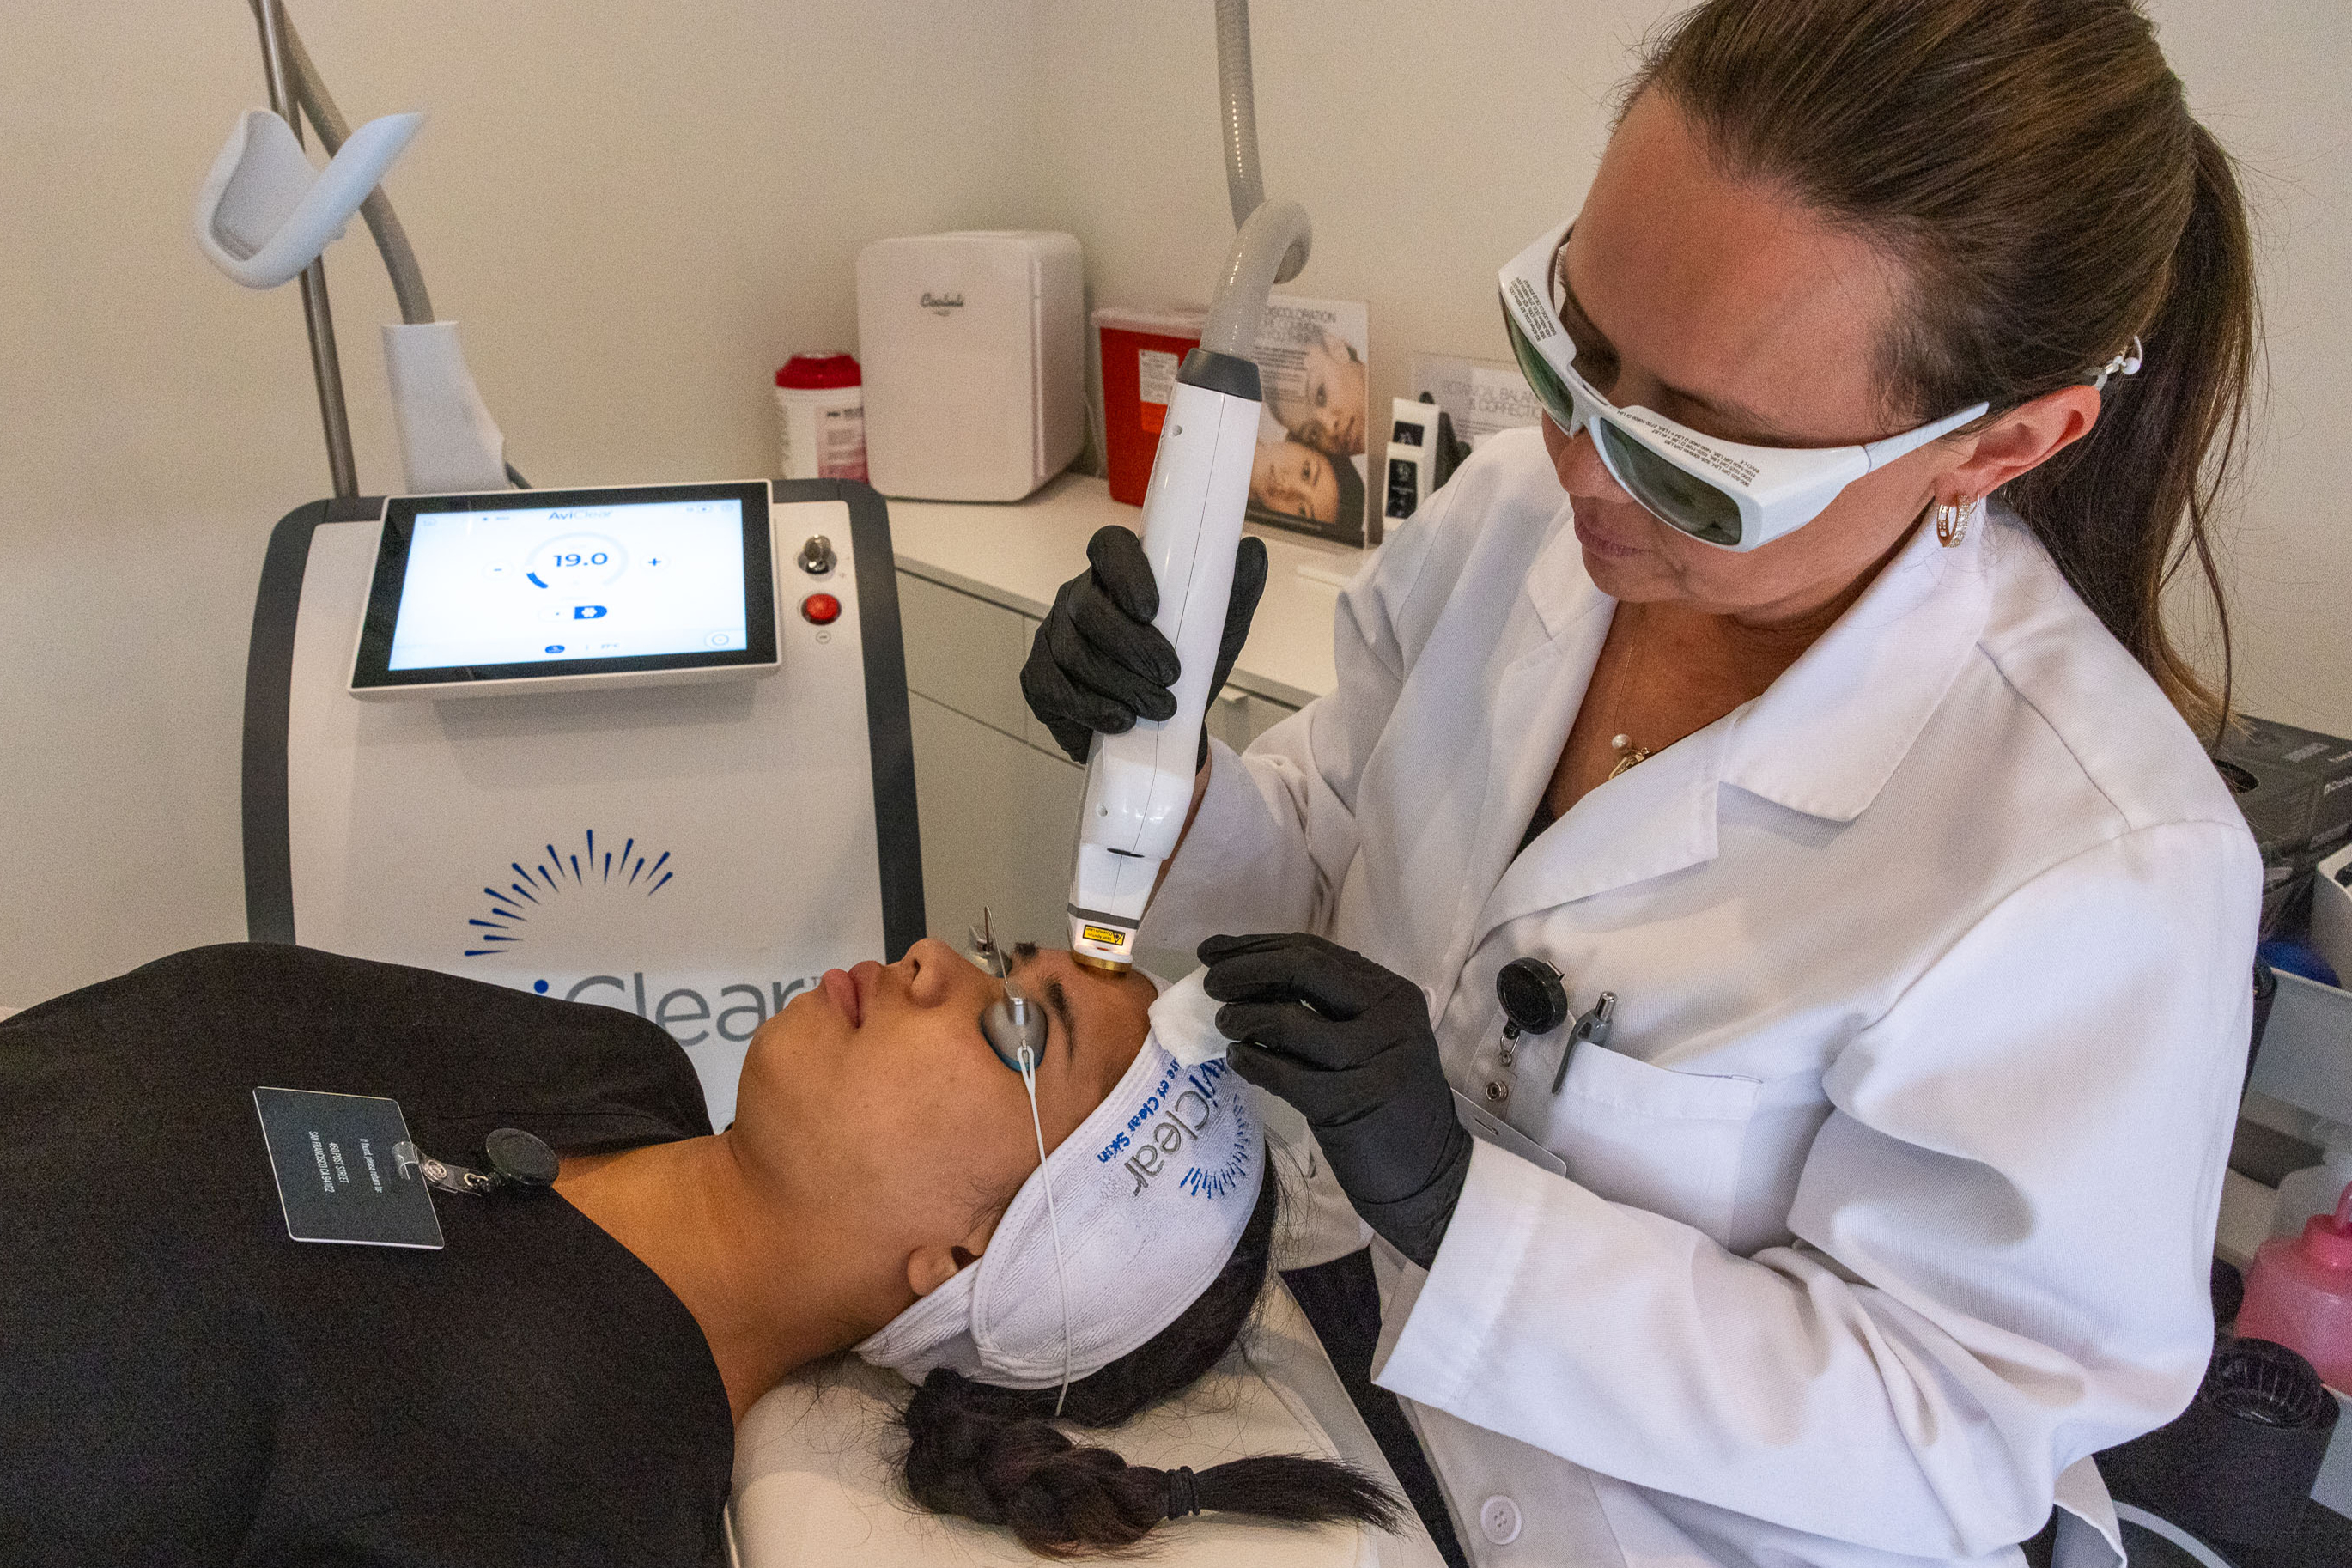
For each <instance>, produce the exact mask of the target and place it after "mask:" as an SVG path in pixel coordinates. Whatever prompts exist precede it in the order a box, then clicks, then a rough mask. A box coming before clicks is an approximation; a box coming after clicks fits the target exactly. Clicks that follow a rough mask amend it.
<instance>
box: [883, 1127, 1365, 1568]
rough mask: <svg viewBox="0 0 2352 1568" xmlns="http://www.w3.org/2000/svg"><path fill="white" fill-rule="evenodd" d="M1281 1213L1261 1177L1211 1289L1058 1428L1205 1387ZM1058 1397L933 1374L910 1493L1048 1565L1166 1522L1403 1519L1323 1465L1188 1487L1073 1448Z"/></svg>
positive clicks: (1245, 1306)
mask: <svg viewBox="0 0 2352 1568" xmlns="http://www.w3.org/2000/svg"><path fill="white" fill-rule="evenodd" d="M1278 1207H1279V1201H1278V1199H1277V1198H1276V1192H1275V1182H1274V1178H1273V1175H1272V1173H1268V1175H1267V1177H1266V1180H1265V1184H1264V1185H1262V1186H1261V1187H1260V1188H1259V1190H1258V1197H1257V1206H1256V1207H1255V1209H1254V1210H1252V1211H1251V1214H1250V1219H1249V1224H1248V1225H1247V1226H1245V1227H1244V1229H1243V1231H1242V1238H1241V1241H1240V1242H1239V1243H1238V1244H1237V1245H1236V1246H1235V1247H1234V1253H1233V1256H1232V1257H1231V1258H1228V1259H1226V1261H1225V1266H1224V1268H1223V1269H1222V1270H1220V1271H1219V1273H1218V1275H1217V1278H1216V1279H1214V1280H1213V1281H1212V1282H1211V1284H1210V1286H1209V1288H1208V1289H1206V1290H1204V1291H1202V1293H1201V1295H1200V1297H1199V1298H1198V1299H1197V1300H1194V1301H1193V1303H1192V1305H1191V1306H1190V1307H1188V1308H1186V1309H1185V1310H1184V1313H1183V1315H1182V1316H1181V1317H1179V1318H1178V1319H1177V1320H1176V1321H1174V1322H1172V1323H1171V1324H1169V1325H1168V1326H1167V1327H1166V1328H1164V1329H1162V1330H1160V1332H1159V1333H1157V1334H1155V1335H1153V1336H1152V1338H1151V1339H1150V1340H1149V1341H1148V1342H1145V1343H1144V1344H1142V1345H1141V1346H1139V1347H1138V1348H1137V1349H1135V1350H1132V1351H1129V1352H1128V1353H1127V1354H1125V1355H1123V1356H1121V1357H1119V1358H1118V1360H1117V1361H1115V1362H1113V1363H1110V1364H1109V1365H1108V1366H1106V1367H1104V1368H1103V1369H1101V1370H1100V1371H1099V1372H1096V1373H1091V1374H1089V1375H1087V1376H1086V1377H1082V1378H1080V1379H1078V1380H1077V1381H1076V1382H1075V1383H1073V1384H1070V1394H1069V1398H1068V1400H1067V1402H1066V1404H1065V1405H1063V1407H1062V1419H1063V1420H1065V1421H1068V1422H1072V1423H1075V1424H1076V1425H1077V1426H1087V1427H1097V1428H1098V1427H1104V1426H1118V1424H1119V1423H1120V1422H1122V1421H1125V1420H1127V1419H1128V1418H1129V1416H1132V1415H1136V1414H1137V1413H1138V1412H1139V1411H1141V1410H1143V1409H1145V1408H1146V1407H1147V1406H1150V1405H1155V1404H1158V1403H1159V1402H1160V1401H1161V1400H1163V1399H1166V1398H1168V1397H1170V1396H1171V1395H1172V1394H1177V1393H1179V1392H1181V1390H1183V1389H1185V1388H1188V1387H1190V1386H1191V1385H1192V1384H1194V1383H1196V1382H1198V1381H1199V1380H1200V1379H1201V1378H1202V1376H1203V1375H1204V1374H1206V1373H1207V1372H1208V1371H1209V1369H1210V1368H1211V1367H1213V1366H1214V1365H1215V1364H1216V1363H1217V1362H1218V1360H1219V1358H1221V1357H1222V1356H1223V1354H1224V1353H1225V1352H1226V1350H1227V1349H1228V1348H1230V1347H1231V1346H1232V1344H1233V1342H1234V1339H1235V1338H1236V1337H1238V1336H1239V1335H1240V1333H1241V1331H1242V1327H1243V1325H1244V1323H1246V1322H1247V1321H1249V1316H1250V1312H1251V1310H1253V1309H1254V1308H1255V1306H1256V1304H1257V1299H1258V1293H1259V1291H1261V1290H1262V1289H1264V1288H1265V1276H1266V1267H1267V1259H1268V1258H1269V1257H1270V1255H1271V1250H1272V1246H1273V1240H1274V1230H1275V1217H1276V1210H1277V1208H1278ZM1056 1392H1057V1391H1056V1390H1055V1389H1051V1388H1038V1389H1015V1388H996V1387H993V1386H991V1385H990V1384H982V1383H975V1382H973V1381H972V1380H971V1379H970V1378H968V1377H965V1376H963V1375H961V1373H954V1372H950V1371H949V1370H948V1369H947V1368H945V1367H940V1368H938V1369H936V1370H934V1371H933V1372H932V1373H930V1374H929V1376H927V1377H925V1378H924V1379H923V1385H922V1387H920V1388H919V1389H917V1390H916V1391H915V1397H914V1398H913V1399H912V1400H910V1401H909V1402H908V1405H907V1408H906V1411H905V1413H904V1414H903V1415H901V1416H900V1417H899V1420H900V1424H901V1425H902V1426H904V1427H905V1428H906V1433H907V1438H908V1444H907V1457H906V1460H905V1473H906V1479H907V1489H908V1491H909V1492H910V1493H912V1494H913V1496H914V1499H915V1500H916V1501H917V1502H919V1503H920V1504H922V1505H923V1506H924V1507H925V1508H928V1509H929V1510H932V1511H933V1512H935V1513H952V1514H961V1515H962V1516H963V1517H964V1518H966V1519H974V1520H978V1521H981V1522H982V1523H983V1524H996V1525H1003V1526H1004V1527H1005V1528H1006V1529H1008V1530H1010V1531H1013V1534H1014V1535H1016V1536H1018V1537H1019V1538H1020V1541H1021V1543H1022V1544H1023V1545H1024V1546H1026V1547H1027V1548H1029V1550H1030V1551H1032V1552H1036V1553H1038V1554H1039V1555H1040V1556H1045V1557H1076V1556H1081V1555H1085V1554H1087V1553H1089V1552H1106V1551H1111V1550H1114V1549H1116V1548H1118V1547H1122V1546H1129V1545H1132V1544H1133V1543H1134V1542H1138V1541H1140V1540H1142V1539H1143V1538H1144V1536H1146V1535H1147V1534H1149V1533H1150V1531H1151V1530H1152V1528H1153V1527H1154V1526H1155V1525H1157V1524H1159V1523H1160V1521H1161V1520H1163V1519H1173V1518H1178V1517H1181V1516H1182V1515H1183V1514H1187V1513H1194V1512H1199V1511H1202V1510H1219V1511H1223V1512H1227V1513H1246V1514H1254V1515H1255V1516H1256V1517H1258V1518H1260V1519H1274V1520H1285V1521H1294V1522H1299V1523H1312V1524H1323V1523H1330V1522H1335V1521H1341V1520H1353V1521H1360V1522H1362V1523H1365V1524H1370V1525H1372V1526H1374V1527H1376V1528H1378V1529H1381V1530H1391V1529H1393V1528H1395V1526H1396V1524H1397V1521H1398V1520H1399V1518H1400V1514H1399V1511H1398V1505H1397V1501H1396V1500H1395V1498H1393V1497H1391V1495H1390V1494H1389V1492H1388V1490H1387V1489H1385V1488H1383V1487H1382V1486H1381V1485H1380V1484H1379V1483H1378V1482H1376V1481H1374V1480H1373V1479H1371V1478H1370V1477H1369V1476H1366V1475H1364V1474H1362V1473H1361V1472H1360V1471H1358V1470H1355V1469H1352V1468H1349V1467H1348V1466H1346V1465H1341V1464H1335V1463H1333V1462H1332V1461H1330V1460H1328V1459H1313V1458H1299V1457H1297V1456H1295V1455H1288V1454H1265V1455H1258V1456H1255V1457H1253V1458H1244V1459H1235V1460H1233V1461H1232V1462H1230V1463H1227V1464H1223V1465H1214V1466H1212V1467H1210V1468H1208V1469H1205V1470H1202V1471H1200V1472H1198V1473H1197V1474H1196V1473H1195V1472H1193V1471H1192V1470H1190V1469H1176V1470H1162V1469H1158V1468H1153V1467H1152V1466H1150V1465H1130V1464H1129V1463H1128V1462H1127V1461H1126V1460H1125V1459H1123V1458H1119V1456H1118V1454H1117V1453H1115V1452H1114V1451H1112V1450H1111V1449H1108V1448H1100V1447H1079V1446H1078V1445H1076V1444H1075V1443H1073V1442H1071V1441H1070V1439H1069V1438H1068V1437H1066V1436H1063V1434H1062V1433H1061V1431H1060V1430H1059V1429H1058V1428H1057V1427H1056V1426H1055V1424H1054V1420H1053V1413H1054V1398H1055V1394H1056Z"/></svg>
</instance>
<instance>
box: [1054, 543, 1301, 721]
mask: <svg viewBox="0 0 2352 1568" xmlns="http://www.w3.org/2000/svg"><path fill="white" fill-rule="evenodd" d="M1087 561H1088V562H1089V563H1091V566H1092V569H1091V570H1089V571H1087V572H1082V573H1080V574H1078V575H1077V576H1076V577H1073V578H1071V579H1070V580H1069V581H1068V582H1066V583H1065V584H1062V588H1061V592H1059V593H1057V594H1055V595H1054V607H1053V608H1052V609H1050V610H1048V611H1047V612H1045V624H1044V625H1043V626H1039V627H1038V628H1037V638H1036V641H1034V643H1032V644H1031V645H1030V647H1029V662H1028V663H1026V664H1024V665H1023V666H1022V667H1021V694H1022V695H1023V696H1024V697H1026V698H1027V699H1028V700H1029V711H1031V712H1032V713H1034V714H1035V715H1037V721H1038V722H1039V723H1042V724H1044V725H1045V728H1046V729H1048V730H1050V731H1053V735H1054V739H1055V742H1057V743H1058V744H1059V745H1060V746H1061V748H1062V750H1064V751H1066V752H1069V753H1070V760H1071V761H1073V762H1079V763H1083V762H1085V761H1086V760H1087V747H1088V746H1089V745H1091V744H1092V743H1093V740H1094V734H1095V731H1097V730H1099V731H1102V732H1103V733H1104V734H1106V735H1117V734H1119V733H1122V732H1123V731H1127V730H1129V729H1132V728H1133V727H1134V725H1135V721H1136V720H1137V718H1138V717H1141V718H1145V719H1152V720H1161V719H1170V718H1173V717H1174V716H1175V713H1176V695H1175V692H1174V690H1173V689H1172V688H1173V687H1174V686H1175V684H1176V677H1177V674H1178V668H1177V660H1176V650H1175V649H1174V648H1173V647H1171V646H1169V642H1168V639H1167V638H1166V637H1162V636H1160V632H1159V629H1158V628H1157V627H1155V626H1152V624H1151V617H1152V616H1156V615H1158V614H1159V613H1160V584H1157V583H1155V582H1153V581H1152V580H1151V563H1150V562H1149V561H1147V560H1145V559H1144V555H1143V542H1142V541H1141V540H1139V539H1138V538H1137V537H1136V536H1135V534H1134V532H1133V531H1131V530H1129V529H1124V528H1121V527H1119V526H1118V524H1117V523H1112V524H1111V525H1109V526H1108V527H1107V528H1101V529H1097V530H1096V531H1095V536H1094V537H1093V538H1092V539H1090V540H1088V541H1087ZM1264 593H1265V543H1264V542H1263V541H1260V540H1256V539H1244V540H1243V541H1242V542H1241V548H1240V550H1238V551H1237V552H1235V553H1234V593H1233V597H1232V598H1231V599H1229V600H1227V601H1226V603H1225V630H1224V636H1223V637H1222V638H1220V639H1219V641H1218V643H1217V665H1216V684H1215V685H1213V686H1212V687H1211V688H1210V689H1209V695H1210V696H1211V697H1212V698H1214V697H1215V696H1216V694H1217V693H1218V692H1219V691H1221V690H1223V689H1224V684H1225V677H1226V676H1228V675H1230V674H1232V673H1233V668H1234V659H1235V658H1239V657H1240V655H1241V651H1242V644H1243V642H1244V641H1245V640H1246V639H1247V638H1248V637H1249V626H1250V617H1251V616H1253V615H1255V614H1256V613H1257V601H1258V596H1259V595H1262V594H1264ZM1208 760H1209V741H1208V732H1207V731H1205V730H1203V731H1202V736H1201V756H1200V761H1201V762H1202V763H1205V762H1207V761H1208ZM1194 765H1195V766H1198V765H1199V763H1195V764H1194Z"/></svg>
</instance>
